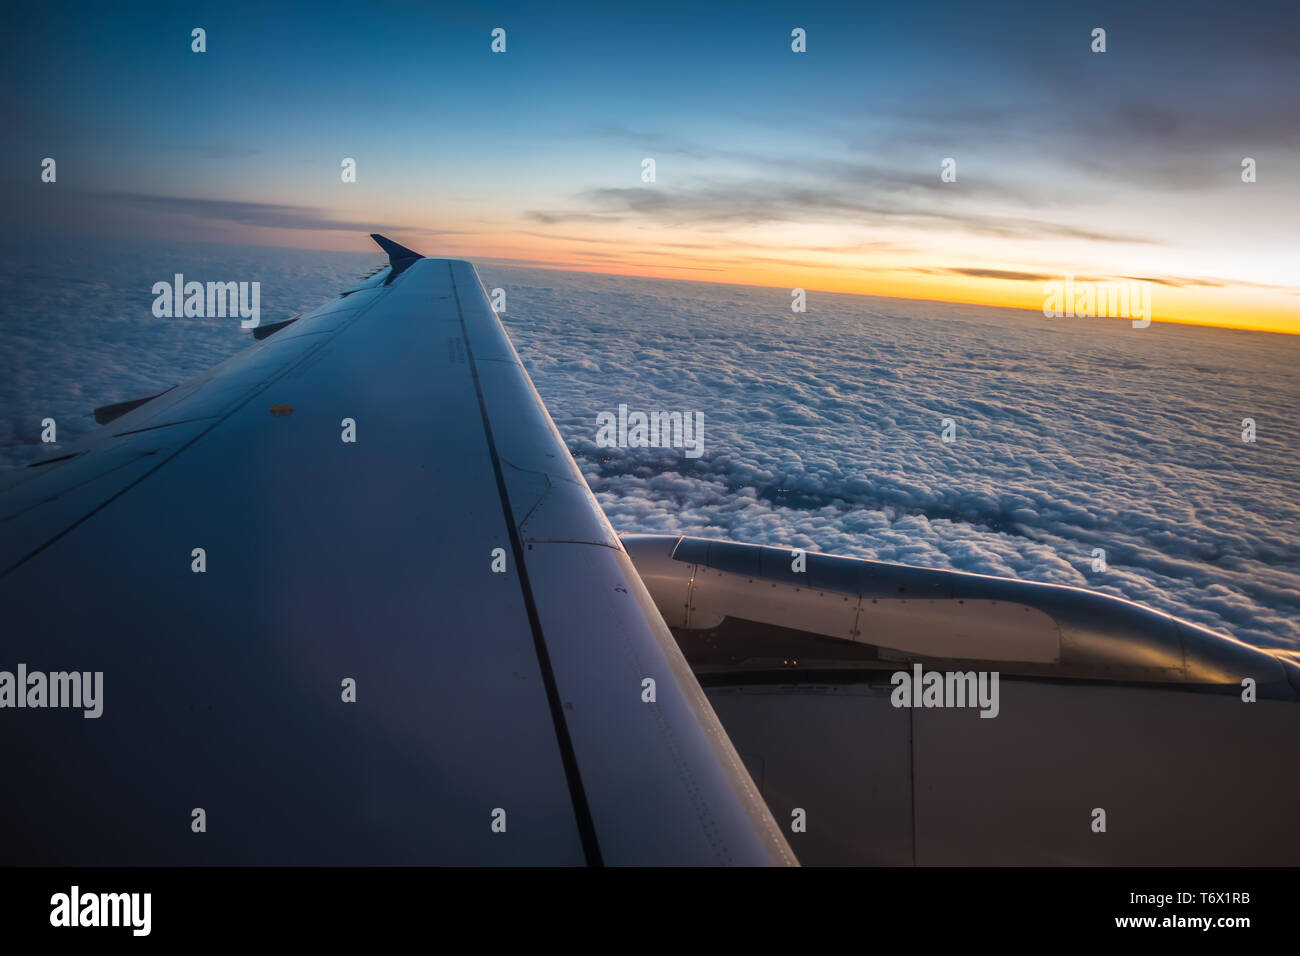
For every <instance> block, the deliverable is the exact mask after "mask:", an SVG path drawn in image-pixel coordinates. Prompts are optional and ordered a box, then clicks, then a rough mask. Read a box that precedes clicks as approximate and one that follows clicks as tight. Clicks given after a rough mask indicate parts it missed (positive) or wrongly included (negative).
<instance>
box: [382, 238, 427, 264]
mask: <svg viewBox="0 0 1300 956" xmlns="http://www.w3.org/2000/svg"><path fill="white" fill-rule="evenodd" d="M370 238H371V239H373V240H375V242H377V243H378V244H379V248H380V249H383V250H384V252H386V253H388V263H389V265H392V266H396V265H397V264H398V263H399V262H408V264H409V261H412V260H415V259H423V258H424V256H422V255H420V254H419V253H418V252H412V251H411V250H410V249H408V248H406V246H399V245H398V244H397V243H395V242H393V240H391V239H387V238H385V237H384V236H381V235H380V234H379V233H377V232H372V233H371V234H370Z"/></svg>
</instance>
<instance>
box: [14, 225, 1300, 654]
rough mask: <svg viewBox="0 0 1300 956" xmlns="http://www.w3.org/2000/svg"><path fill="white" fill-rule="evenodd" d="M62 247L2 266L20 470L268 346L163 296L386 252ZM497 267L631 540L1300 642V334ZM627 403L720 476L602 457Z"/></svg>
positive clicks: (522, 346)
mask: <svg viewBox="0 0 1300 956" xmlns="http://www.w3.org/2000/svg"><path fill="white" fill-rule="evenodd" d="M34 242H36V241H35V240H29V241H28V242H26V243H25V244H24V246H23V247H21V248H13V249H9V250H6V255H5V256H4V257H2V258H0V295H3V299H4V301H5V302H6V303H7V306H6V310H5V313H4V316H3V319H2V320H0V356H3V358H2V359H0V464H2V465H9V466H16V465H20V464H22V463H25V462H27V461H31V460H34V459H35V458H37V457H39V456H40V455H41V454H42V453H49V449H48V448H45V447H42V446H41V445H40V444H39V441H38V435H39V430H40V425H39V423H40V420H41V419H42V418H44V417H47V416H49V417H54V418H55V419H56V420H57V421H58V423H59V429H60V437H62V438H64V439H66V438H70V437H73V436H75V435H76V434H78V433H82V432H85V431H87V430H89V429H91V428H94V427H95V426H94V422H93V419H92V418H91V415H90V413H91V410H92V409H93V408H94V407H95V406H97V405H103V404H107V403H109V402H115V401H121V400H124V399H129V398H134V397H138V396H141V395H147V394H151V393H152V392H156V391H158V390H160V389H162V388H165V387H167V386H169V385H172V384H174V383H176V382H179V381H183V380H184V379H185V378H187V377H189V376H191V375H194V374H196V373H198V372H201V371H204V370H206V369H207V368H210V367H211V366H212V365H214V364H216V363H217V362H218V361H220V360H222V359H224V358H226V357H227V356H229V355H231V354H233V353H234V352H236V351H238V350H239V349H241V348H243V347H245V346H246V344H247V342H248V339H247V337H246V335H245V334H243V333H241V332H240V330H239V328H238V322H237V321H231V320H222V319H214V320H199V319H189V320H183V321H182V320H172V319H155V318H154V317H153V316H152V314H151V312H150V305H151V302H152V295H151V293H150V287H151V285H152V283H153V282H155V281H158V280H160V279H170V277H171V275H172V273H173V272H178V271H179V272H184V273H185V275H186V277H187V278H194V279H199V280H207V279H231V278H237V279H241V280H253V279H256V280H259V281H261V282H262V284H263V285H262V288H263V297H262V308H263V321H264V322H273V321H276V320H278V319H280V318H286V317H288V316H290V315H292V314H293V313H295V312H297V311H300V310H302V309H304V308H309V307H311V306H312V305H315V304H317V303H318V302H320V301H322V300H323V299H325V298H327V297H328V296H330V295H332V294H333V293H335V292H337V291H338V290H339V289H341V288H343V287H344V286H345V284H347V283H348V282H349V280H350V279H353V278H355V277H356V276H357V275H359V274H361V273H364V272H366V271H368V270H369V268H370V267H372V266H373V265H374V264H375V263H377V262H378V261H380V258H381V257H379V256H377V255H376V256H364V255H363V256H354V255H345V254H338V253H333V254H331V253H306V252H293V251H285V250H279V249H271V248H267V249H248V248H219V247H203V246H182V245H177V244H174V243H156V244H151V243H144V242H140V241H131V242H125V243H115V244H113V245H111V246H110V245H107V244H105V243H102V242H94V241H90V240H86V241H84V242H81V243H79V244H76V245H70V244H69V243H68V241H59V242H58V243H57V245H56V246H50V247H48V248H47V247H45V246H43V245H41V244H39V243H37V244H33V243H34ZM480 272H481V274H482V276H483V279H484V282H485V284H486V285H487V286H488V288H489V289H491V288H493V287H497V286H499V287H501V288H504V289H505V290H506V292H507V305H508V311H507V312H506V314H505V316H504V320H505V322H506V325H507V328H508V330H509V331H510V334H511V337H512V338H513V340H514V342H515V344H516V347H517V348H518V349H519V352H520V354H521V356H522V358H523V360H524V362H525V364H526V365H527V367H528V369H529V372H530V374H531V375H532V376H533V379H534V382H535V383H536V385H537V388H538V390H539V392H540V393H541V395H542V397H543V399H544V400H545V401H546V402H547V405H548V407H549V409H550V411H551V414H552V416H553V417H554V418H555V421H556V424H557V425H558V427H559V429H560V431H561V433H562V434H563V435H564V437H565V439H566V441H567V443H568V445H569V447H570V449H571V450H572V451H573V453H574V455H575V457H576V458H577V460H578V463H579V465H580V466H581V468H582V470H583V472H584V474H586V476H587V479H588V481H589V482H590V484H591V486H592V489H593V491H594V492H595V493H596V495H597V497H598V499H599V500H600V502H601V504H602V506H603V507H604V508H605V509H606V511H607V513H608V514H609V516H610V518H611V520H612V521H613V523H614V525H615V527H616V528H619V529H620V530H624V531H651V532H669V533H677V532H680V533H686V534H699V535H705V536H714V537H726V538H733V539H736V540H742V541H752V542H757V543H764V544H788V545H794V546H800V547H806V548H810V549H815V550H819V551H824V552H829V553H836V554H848V555H858V556H863V557H872V558H880V559H884V560H889V561H899V562H906V563H910V564H917V565H924V566H929V567H937V568H956V569H960V570H967V571H979V572H986V573H992V574H1003V575H1012V576H1016V577H1020V578H1025V579H1029V580H1039V581H1053V582H1059V583H1066V584H1074V585H1080V586H1086V587H1095V588H1099V589H1102V590H1105V591H1108V592H1109V593H1113V594H1118V595H1122V596H1125V597H1128V598H1131V599H1134V600H1138V601H1141V602H1143V603H1146V604H1148V605H1150V606H1153V607H1156V608H1159V609H1161V610H1165V611H1169V612H1171V613H1174V614H1178V615H1180V616H1183V617H1186V618H1189V619H1191V620H1193V621H1196V622H1198V623H1202V624H1205V625H1208V626H1210V627H1214V628H1217V629H1220V630H1223V631H1225V632H1228V633H1232V634H1234V635H1235V636H1237V637H1239V638H1241V639H1243V640H1246V641H1249V642H1252V643H1255V644H1258V645H1261V646H1271V647H1286V648H1291V649H1300V623H1297V622H1298V621H1300V550H1298V549H1297V544H1296V543H1297V541H1300V440H1298V439H1297V438H1296V436H1295V435H1294V432H1293V430H1292V428H1291V425H1290V422H1291V419H1292V418H1293V416H1294V409H1295V407H1296V404H1297V402H1296V399H1297V384H1296V382H1297V380H1296V377H1295V372H1294V370H1295V368H1296V367H1297V365H1298V364H1300V354H1298V353H1300V338H1297V337H1293V336H1276V335H1267V334H1261V333H1244V332H1232V331H1226V330H1221V329H1210V328H1196V327H1187V326H1165V325H1160V324H1153V325H1152V326H1151V327H1150V328H1147V329H1132V328H1130V327H1129V325H1128V324H1127V323H1126V322H1122V321H1118V322H1117V321H1104V320H1103V321H1098V320H1080V319H1057V320H1049V319H1044V318H1042V317H1041V316H1038V315H1035V314H1034V313H1028V312H1017V311H1011V310H1001V309H989V308H983V307H977V306H962V305H951V304H940V303H929V302H912V301H904V300H891V299H870V298H862V297H854V296H840V295H831V294H820V293H816V292H811V293H809V300H808V305H809V311H808V312H807V313H806V314H801V315H795V314H792V313H791V312H790V304H789V303H790V297H789V294H788V293H787V292H786V291H784V290H781V289H755V288H744V287H736V286H718V285H708V284H695V283H678V282H671V281H666V280H647V279H629V278H621V277H614V276H599V275H582V274H575V273H564V272H553V271H542V270H534V269H522V268H511V267H506V266H501V265H493V264H484V265H480ZM620 403H623V404H627V405H628V406H629V407H630V408H632V409H640V410H644V411H656V410H658V411H680V412H684V413H685V412H692V413H693V412H696V411H701V412H703V413H704V418H705V424H704V440H705V446H704V455H703V457H701V458H700V459H698V460H694V461H692V460H688V459H686V458H685V457H684V456H683V455H682V453H681V452H680V451H674V450H669V449H617V448H614V449H611V448H603V447H599V446H598V445H597V444H596V427H597V426H596V421H597V415H598V414H599V413H600V412H602V411H617V408H618V406H619V404H620ZM944 418H951V419H953V420H954V422H955V425H956V436H957V440H956V442H954V443H952V444H945V443H944V442H942V441H941V440H940V432H941V427H942V426H941V422H942V420H943V419H944ZM1243 418H1253V419H1255V421H1256V423H1257V427H1258V441H1257V442H1256V443H1254V444H1246V443H1243V442H1242V440H1241V421H1242V419H1243ZM1095 548H1103V549H1105V551H1106V559H1107V562H1108V563H1109V566H1110V567H1109V570H1108V571H1107V572H1105V573H1104V574H1098V573H1095V572H1093V571H1092V570H1091V564H1092V551H1093V549H1095Z"/></svg>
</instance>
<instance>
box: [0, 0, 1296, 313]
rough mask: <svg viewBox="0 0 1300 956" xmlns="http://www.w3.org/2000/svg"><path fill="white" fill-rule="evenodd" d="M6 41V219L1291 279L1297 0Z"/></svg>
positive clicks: (830, 284) (1172, 277)
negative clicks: (495, 36) (795, 38)
mask: <svg viewBox="0 0 1300 956" xmlns="http://www.w3.org/2000/svg"><path fill="white" fill-rule="evenodd" d="M195 26H201V27H203V28H204V29H205V30H206V31H207V52H206V53H203V54H195V53H193V52H191V49H190V30H191V29H192V28H193V27H195ZM795 26H798V27H801V28H803V29H805V30H806V31H807V37H808V41H807V43H808V51H807V53H805V54H794V53H792V51H791V50H790V31H791V29H792V28H793V27H795ZM1095 26H1102V27H1103V28H1105V29H1106V30H1107V51H1106V53H1105V54H1100V55H1099V54H1094V53H1093V52H1092V51H1091V49H1090V43H1091V41H1090V34H1091V30H1092V29H1093V27H1095ZM494 27H502V28H504V29H505V30H506V31H507V51H506V53H505V54H493V53H492V52H491V50H490V42H491V38H490V31H491V30H492V29H493V28H494ZM4 42H5V44H6V46H7V47H8V50H7V55H6V57H5V63H4V66H3V67H2V69H3V71H4V73H5V74H6V77H5V83H4V97H5V111H6V115H7V116H8V117H9V124H8V125H9V132H10V134H11V137H12V145H11V147H10V149H8V150H7V151H6V152H5V155H4V157H3V160H2V161H0V163H2V165H0V168H3V170H4V181H5V190H6V194H7V195H6V197H5V198H6V200H7V205H8V207H9V208H10V209H11V212H12V214H13V217H14V221H15V223H16V224H17V225H19V226H22V227H24V228H35V229H43V230H46V231H59V230H69V229H76V230H87V231H94V232H98V233H101V234H106V235H110V236H111V235H119V234H122V235H145V236H155V237H163V238H175V239H186V240H197V241H202V240H213V241H223V242H231V241H234V242H247V243H265V244H275V245H289V246H298V247H304V248H339V249H361V248H364V245H365V242H366V240H365V238H364V233H365V232H367V231H369V230H371V229H382V230H385V231H390V232H394V233H397V234H400V235H403V236H405V237H406V238H407V239H408V240H409V241H410V243H411V244H413V245H415V246H417V247H418V248H422V249H423V250H424V251H429V252H445V253H447V254H454V255H463V256H466V257H471V258H489V259H497V260H502V261H506V260H509V261H516V262H535V263H540V264H551V265H560V266H565V267H571V268H585V269H598V270H601V271H623V272H628V273H632V274H653V275H668V276H676V277H689V276H696V277H700V278H713V279H719V280H721V281H747V282H753V281H762V280H763V278H764V277H769V278H770V284H774V285H779V284H791V285H805V286H808V287H811V288H834V289H840V290H843V291H875V292H882V293H884V294H912V293H909V292H908V291H907V290H908V289H912V288H913V287H914V294H917V295H922V296H925V295H926V294H932V295H933V297H936V298H952V299H958V300H963V301H994V302H1008V303H1009V302H1011V301H1012V300H1013V299H1014V298H1015V295H1016V294H1019V292H1025V293H1026V294H1029V293H1030V292H1031V291H1032V293H1033V295H1035V296H1037V295H1038V291H1037V290H1038V286H1039V285H1040V284H1041V282H1039V277H1040V276H1043V275H1052V276H1056V275H1062V274H1065V273H1067V272H1069V273H1072V274H1078V275H1088V274H1093V275H1099V276H1135V275H1136V276H1142V277H1151V278H1153V279H1155V280H1156V281H1158V282H1162V283H1164V284H1163V285H1162V286H1161V288H1162V289H1164V290H1166V296H1165V299H1166V302H1167V303H1168V306H1169V307H1168V308H1167V309H1166V310H1165V311H1166V312H1171V313H1172V312H1176V311H1179V310H1181V311H1183V312H1198V311H1199V312H1206V313H1213V314H1218V312H1221V311H1223V310H1225V309H1227V310H1229V311H1231V310H1233V309H1240V310H1241V311H1242V313H1243V314H1246V313H1250V314H1252V315H1253V314H1255V313H1259V314H1261V315H1262V314H1264V313H1268V314H1270V315H1274V316H1277V315H1282V316H1285V315H1286V313H1287V310H1288V309H1289V308H1290V307H1293V306H1294V305H1295V304H1296V303H1297V302H1300V299H1297V297H1296V295H1295V292H1296V288H1295V286H1296V283H1295V281H1294V278H1293V274H1294V267H1293V263H1294V260H1295V251H1296V249H1295V246H1296V244H1295V241H1294V225H1293V223H1294V222H1295V219H1296V215H1297V213H1300V200H1298V199H1297V189H1296V185H1295V184H1296V183H1297V182H1298V181H1300V159H1298V158H1297V157H1298V156H1300V151H1298V150H1297V147H1298V146H1300V103H1298V102H1297V95H1296V90H1297V88H1300V84H1298V83H1297V80H1298V79H1300V71H1298V70H1297V63H1298V62H1300V52H1298V51H1300V5H1296V4H1293V3H1288V4H1282V3H1276V4H1271V5H1269V4H1265V5H1257V6H1252V7H1251V8H1250V12H1249V13H1244V12H1242V10H1241V9H1240V8H1237V7H1234V6H1232V5H1230V4H1205V3H1194V2H1192V3H1189V2H1170V3H1156V4H1141V3H1115V4H1094V3H1079V4H1030V3H1023V4H1022V3H994V4H987V5H970V4H960V3H908V4H900V5H898V6H897V7H891V8H884V7H881V6H874V5H873V6H867V5H861V4H816V3H810V4H789V3H783V4H721V5H718V4H710V5H709V6H708V8H707V10H704V9H701V8H700V7H699V6H698V5H695V4H671V3H668V4H663V3H655V4H652V5H639V6H635V7H628V8H625V9H619V10H611V9H606V8H605V7H604V6H603V5H601V4H568V5H552V6H542V5H536V4H477V5H448V4H421V3H372V4H326V5H316V4H311V5H307V4H262V5H240V4H184V5H175V4H156V5H151V4H134V5H132V6H131V7H130V8H129V9H126V8H121V7H109V6H99V5H83V4H66V3H65V4H58V3H55V4H47V5H41V6H39V7H26V8H23V9H21V10H16V11H14V13H12V14H11V23H10V26H9V27H8V29H7V30H6V35H5V41H4ZM45 156H52V157H55V158H56V159H57V160H58V163H59V166H58V171H59V179H58V184H57V193H55V192H53V191H52V190H50V189H48V188H46V189H42V186H48V184H42V183H41V182H40V181H39V178H38V176H37V175H36V173H37V172H38V171H39V162H40V159H41V158H43V157H45ZM1246 156H1249V157H1253V158H1254V159H1255V160H1256V161H1257V163H1258V168H1259V179H1258V181H1257V182H1256V183H1253V184H1251V185H1250V186H1248V187H1244V188H1243V184H1242V183H1241V181H1240V168H1239V166H1240V162H1241V160H1242V158H1243V157H1246ZM343 157H351V158H354V159H356V160H357V164H358V178H357V182H356V183H352V184H344V183H342V182H341V181H340V177H339V164H340V161H341V160H342V158H343ZM644 157H653V158H654V159H655V161H656V164H657V182H656V183H655V184H653V188H652V189H647V188H646V184H645V183H643V182H642V181H641V180H640V176H639V174H640V164H641V160H642V159H643V158H644ZM945 157H955V158H956V160H957V169H958V182H957V183H954V184H943V183H941V182H940V180H939V177H938V169H939V162H940V160H942V159H943V158H945ZM953 187H956V188H953ZM1189 289H1190V290H1197V291H1196V293H1195V296H1193V294H1192V292H1189V291H1188V290H1189ZM1216 310H1218V311H1216ZM1252 310H1253V311H1252ZM1261 310H1262V311H1261ZM1297 324H1298V325H1300V321H1298V322H1297Z"/></svg>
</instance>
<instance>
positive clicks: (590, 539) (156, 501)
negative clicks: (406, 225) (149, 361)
mask: <svg viewBox="0 0 1300 956" xmlns="http://www.w3.org/2000/svg"><path fill="white" fill-rule="evenodd" d="M375 238H376V240H377V241H378V242H379V244H380V245H381V246H382V247H383V248H384V250H385V252H387V253H388V254H389V258H390V264H389V265H388V266H387V267H385V268H384V269H383V270H381V271H380V272H378V273H377V274H375V275H374V276H372V277H370V278H368V279H367V280H366V281H364V282H362V283H360V284H359V285H358V286H356V287H355V288H353V289H350V290H348V291H347V292H345V293H344V294H343V295H342V296H340V297H339V298H337V299H334V300H332V301H331V302H329V303H327V304H326V305H324V306H322V307H320V308H318V309H316V310H315V311H313V312H311V313H309V314H307V315H304V316H301V317H300V318H297V319H296V320H293V321H291V322H286V323H279V324H277V325H276V326H274V327H266V328H265V329H262V330H259V331H260V332H261V333H262V335H261V336H260V340H259V341H258V342H257V344H254V345H253V346H251V347H250V348H249V349H247V350H246V351H244V352H242V353H240V354H239V355H236V356H235V357H233V358H232V359H230V360H229V361H227V362H225V363H224V364H222V365H220V366H218V367H217V368H216V369H213V370H212V371H211V372H209V373H207V374H205V375H203V376H200V377H199V378H197V379H195V380H193V381H190V382H186V383H184V384H181V385H179V386H177V387H175V388H172V389H169V390H167V391H166V392H163V393H160V394H158V395H156V396H151V397H149V398H148V399H144V400H137V401H134V402H124V403H120V404H118V405H115V406H109V407H107V408H105V409H100V410H98V412H97V415H98V417H99V418H100V420H101V421H103V422H105V423H106V424H104V426H103V427H102V428H100V429H99V430H98V431H96V432H95V433H93V434H91V435H89V436H87V437H86V438H84V439H83V440H81V441H79V442H77V443H73V444H70V445H69V446H67V447H66V448H65V449H63V454H61V455H60V456H59V457H58V458H57V459H52V460H49V461H46V462H42V463H39V464H37V465H34V466H31V467H28V468H25V469H19V470H18V471H17V473H15V474H12V475H10V476H8V481H7V484H8V487H7V488H6V489H5V491H4V493H3V495H0V529H3V530H2V531H0V622H2V623H0V627H3V640H0V647H2V648H3V658H0V722H2V723H3V725H4V727H3V731H4V732H3V733H0V766H3V767H4V772H5V778H6V781H7V782H6V785H5V786H4V787H3V788H0V807H2V808H3V809H2V812H0V863H4V864H19V865H22V864H68V865H87V864H127V865H130V864H466V863H473V864H477V863H515V864H582V863H587V864H615V865H618V864H708V865H713V864H740V865H759V864H792V863H794V862H795V858H794V855H793V854H792V852H791V850H790V847H789V846H788V844H787V842H786V840H785V838H784V837H783V835H782V833H781V831H780V829H778V827H777V825H776V823H775V821H774V820H773V818H772V816H771V814H770V812H769V811H768V809H767V806H766V804H765V803H764V801H763V799H762V798H761V796H760V795H759V793H758V791H757V790H756V788H755V786H754V784H753V781H752V779H751V777H750V774H749V773H748V771H747V770H746V769H745V767H744V765H743V764H742V763H741V761H740V758H739V757H738V756H737V754H736V751H735V749H734V748H733V746H732V744H731V742H730V740H729V739H728V737H727V735H726V734H725V733H724V732H723V730H722V727H721V725H720V724H719V722H718V719H717V717H716V715H715V714H714V712H713V709H712V708H711V706H710V704H709V702H708V700H707V699H706V697H705V695H704V693H703V692H702V690H701V688H700V686H699V684H698V683H697V681H696V679H695V677H694V676H693V674H692V673H691V670H690V669H689V667H688V666H687V664H686V661H685V659H684V658H683V656H682V654H681V652H680V651H679V649H678V647H677V644H676V642H675V641H674V639H673V637H672V635H671V633H670V632H669V630H668V628H667V626H666V625H665V624H664V621H663V619H662V617H661V615H660V614H659V612H658V611H657V610H656V608H655V605H654V602H653V601H652V599H651V598H650V596H649V594H648V593H647V591H646V588H645V587H644V585H643V584H642V582H641V579H640V577H639V576H638V574H637V572H636V571H635V569H634V568H633V565H632V563H631V561H630V560H629V557H628V555H627V552H626V551H625V550H624V548H623V545H622V543H621V541H620V540H619V538H618V537H617V535H616V534H615V533H614V532H613V530H612V529H611V528H610V526H609V523H608V521H607V520H606V518H605V516H604V514H603V513H602V511H601V509H600V508H599V506H598V505H597V503H596V501H595V499H594V498H593V496H592V495H591V492H590V491H589V490H588V488H587V486H586V484H585V482H584V480H583V478H582V475H581V473H580V472H579V471H578V469H577V467H576V465H575V464H574V462H573V459H572V458H571V456H570V455H569V453H568V451H567V449H566V447H565V445H564V443H563V441H562V440H561V438H560V435H559V433H558V432H557V431H556V429H555V426H554V424H553V423H552V422H551V419H550V416H549V415H548V414H547V411H546V409H545V407H544V406H543V404H542V401H541V399H540V398H539V397H538V395H537V393H536V391H535V390H534V388H533V385H532V382H531V381H530V380H529V377H528V374H527V372H525V370H524V368H523V366H522V365H521V364H520V361H519V358H518V356H517V355H516V354H515V351H514V348H513V347H512V346H511V344H510V341H509V339H508V338H507V336H506V333H505V331H504V329H503V328H502V326H501V323H500V321H499V320H498V319H497V317H496V315H495V313H494V312H493V311H492V309H491V307H490V305H489V303H488V300H487V297H486V295H485V293H484V290H483V287H482V285H481V283H480V281H479V279H478V276H477V274H476V273H475V271H474V268H473V266H471V265H470V264H469V263H467V262H462V261H457V260H448V259H428V258H422V257H420V256H419V255H418V254H416V253H414V252H411V251H410V250H409V249H405V248H404V247H402V246H400V245H398V244H396V243H393V242H391V241H389V240H387V239H384V238H382V237H375ZM6 674H8V675H9V677H8V680H6V678H5V675H6ZM96 675H101V676H96ZM74 678H75V679H74ZM54 704H63V705H69V704H70V705H71V706H59V707H55V706H52V705H54ZM96 709H98V711H99V713H98V714H97V715H96V714H94V710H96Z"/></svg>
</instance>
